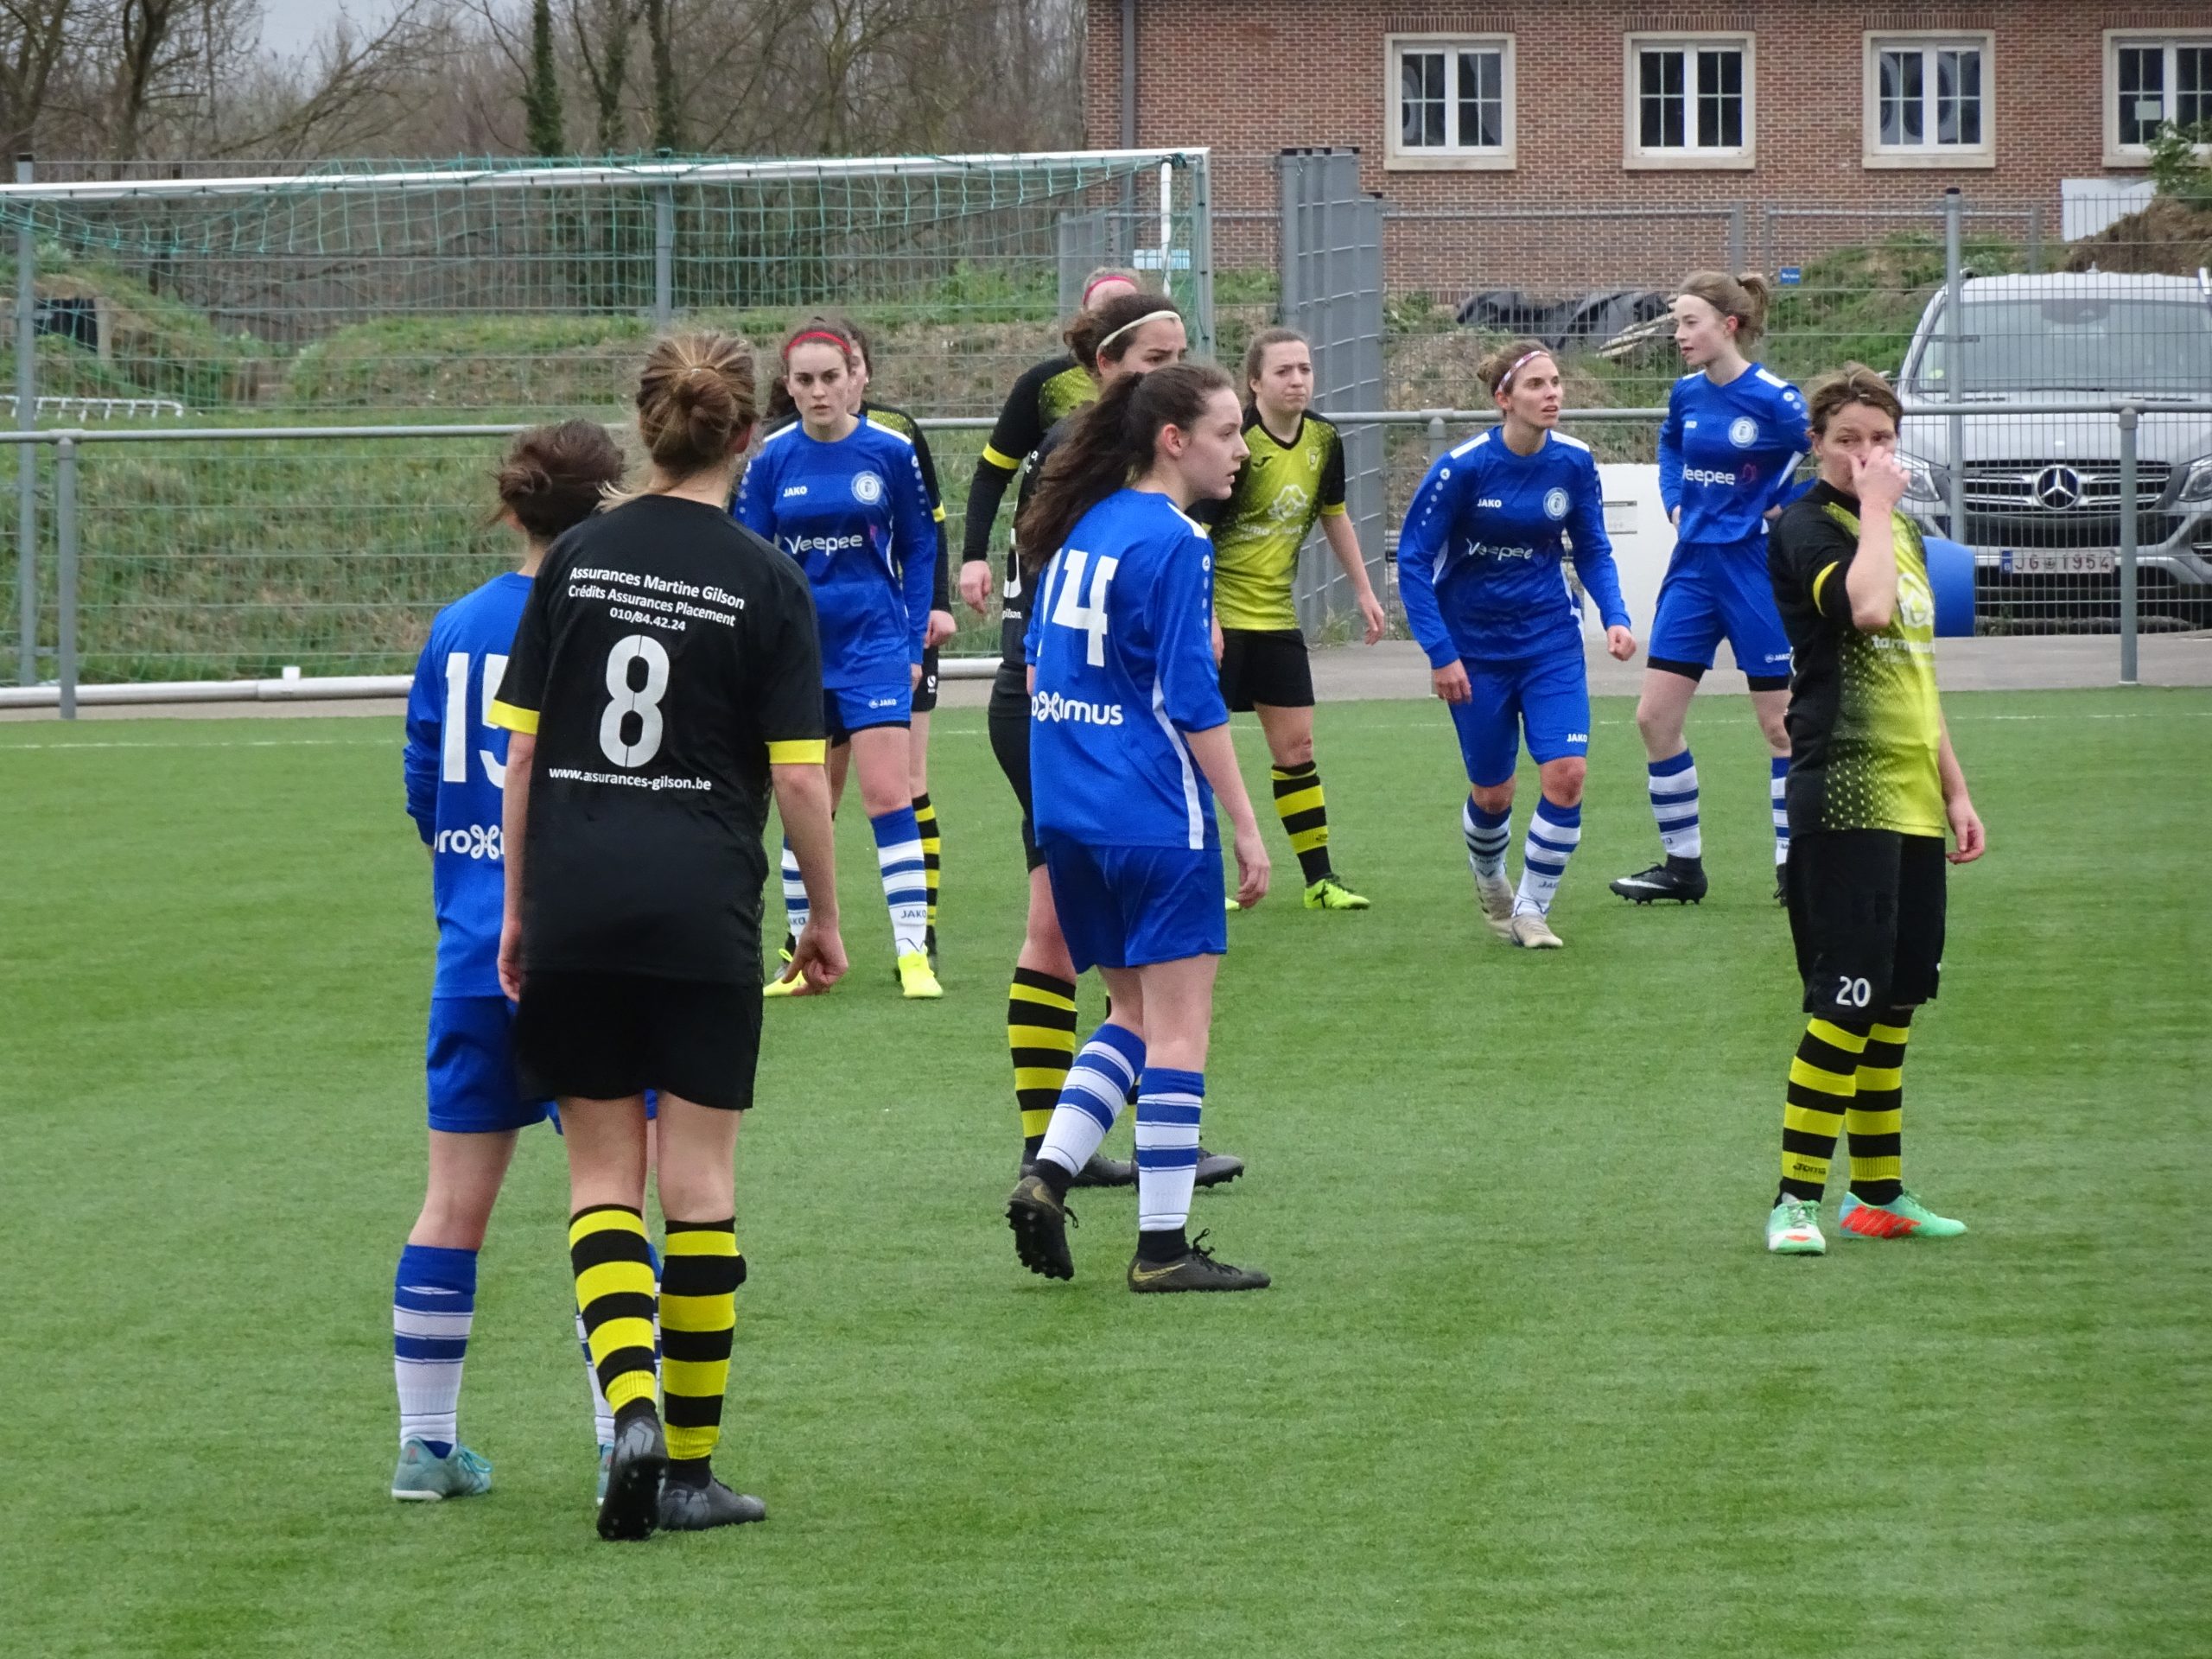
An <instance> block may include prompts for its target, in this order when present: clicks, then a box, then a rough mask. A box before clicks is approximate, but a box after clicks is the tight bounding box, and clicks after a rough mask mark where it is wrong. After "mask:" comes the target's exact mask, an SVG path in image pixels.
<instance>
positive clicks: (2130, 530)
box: [2120, 404, 2138, 685]
mask: <svg viewBox="0 0 2212 1659" xmlns="http://www.w3.org/2000/svg"><path fill="white" fill-rule="evenodd" d="M2135 425H2136V414H2135V405H2134V404H2122V405H2121V406H2120V683H2121V684H2122V685H2134V684H2136V683H2138V682H2137V680H2136V677H2135V633H2136V626H2137V622H2138V618H2137V614H2136V613H2137V608H2138V598H2137V594H2136V589H2135V552H2136V548H2135V537H2136V531H2137V525H2136V522H2135Z"/></svg>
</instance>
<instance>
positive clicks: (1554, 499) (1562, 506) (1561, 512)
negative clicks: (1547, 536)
mask: <svg viewBox="0 0 2212 1659" xmlns="http://www.w3.org/2000/svg"><path fill="white" fill-rule="evenodd" d="M1544 516H1545V517H1546V518H1566V517H1567V492H1566V491H1565V490H1547V491H1546V492H1545V493H1544Z"/></svg>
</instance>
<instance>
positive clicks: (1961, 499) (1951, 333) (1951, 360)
mask: <svg viewBox="0 0 2212 1659" xmlns="http://www.w3.org/2000/svg"><path fill="white" fill-rule="evenodd" d="M1965 213H1966V202H1965V199H1964V198H1963V197H1961V195H1960V194H1959V188H1958V186H1956V185H1953V186H1952V187H1951V188H1949V189H1948V190H1946V191H1945V192H1944V193H1943V331H1944V340H1945V341H1946V343H1947V345H1948V347H1949V349H1948V351H1947V352H1946V353H1944V358H1943V398H1944V401H1945V402H1946V403H1948V404H1950V405H1951V412H1950V414H1949V415H1948V416H1946V417H1945V418H1946V423H1947V432H1946V436H1947V438H1948V471H1949V474H1950V481H1951V490H1950V500H1949V502H1948V504H1947V510H1948V526H1947V529H1948V534H1949V536H1950V537H1951V539H1952V540H1953V541H1955V542H1966V541H1967V417H1966V414H1965V409H1964V405H1963V404H1961V401H1960V399H1961V397H1962V396H1963V395H1964V393H1965V391H1966V385H1965V381H1966V377H1965V375H1964V374H1963V373H1961V370H1960V362H1961V359H1962V358H1963V356H1964V355H1965V351H1966V338H1967V336H1966V329H1965V327H1964V311H1965V307H1964V302H1963V296H1964V294H1965V292H1966V271H1965V266H1964V263H1963V255H1962V252H1961V246H1960V244H1961V228H1962V221H1963V220H1964V219H1965ZM1968 545H1972V543H1968Z"/></svg>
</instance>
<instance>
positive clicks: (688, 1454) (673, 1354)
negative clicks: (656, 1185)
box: [660, 1218, 745, 1486]
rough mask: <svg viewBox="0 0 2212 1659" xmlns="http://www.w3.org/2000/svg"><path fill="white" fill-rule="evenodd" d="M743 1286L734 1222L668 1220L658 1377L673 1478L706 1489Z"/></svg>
mask: <svg viewBox="0 0 2212 1659" xmlns="http://www.w3.org/2000/svg"><path fill="white" fill-rule="evenodd" d="M744 1282H745V1258H744V1256H742V1255H740V1254H739V1253H738V1249H737V1224H736V1222H735V1221H734V1219H733V1220H728V1221H677V1220H674V1219H672V1218H671V1220H670V1222H669V1224H668V1237H667V1239H666V1240H665V1241H664V1243H663V1245H662V1263H661V1280H660V1377H661V1395H662V1400H663V1405H662V1409H661V1415H662V1418H663V1419H664V1421H665V1422H666V1424H667V1426H668V1478H670V1479H671V1480H672V1481H677V1482H678V1483H681V1484H689V1485H693V1486H703V1485H705V1484H707V1481H708V1479H709V1463H708V1459H710V1458H712V1457H713V1456H714V1454H715V1443H716V1442H717V1441H719V1440H721V1433H722V1396H723V1395H724V1394H725V1393H726V1392H728V1388H729V1355H730V1344H731V1342H732V1341H733V1339H734V1336H735V1334H736V1331H737V1287H739V1286H740V1285H741V1284H743V1283H744Z"/></svg>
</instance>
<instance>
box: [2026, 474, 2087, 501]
mask: <svg viewBox="0 0 2212 1659" xmlns="http://www.w3.org/2000/svg"><path fill="white" fill-rule="evenodd" d="M2029 487H2030V488H2031V490H2033V491H2034V492H2035V498H2036V501H2037V505H2042V506H2045V507H2048V508H2050V510H2051V512H2065V511H2066V509H2067V508H2069V507H2073V506H2079V505H2081V502H2082V474H2079V473H2077V472H2075V470H2074V469H2073V468H2072V467H2044V469H2043V471H2041V472H2039V473H2037V474H2036V476H2035V482H2034V483H2033V484H2031V486H2029Z"/></svg>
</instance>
